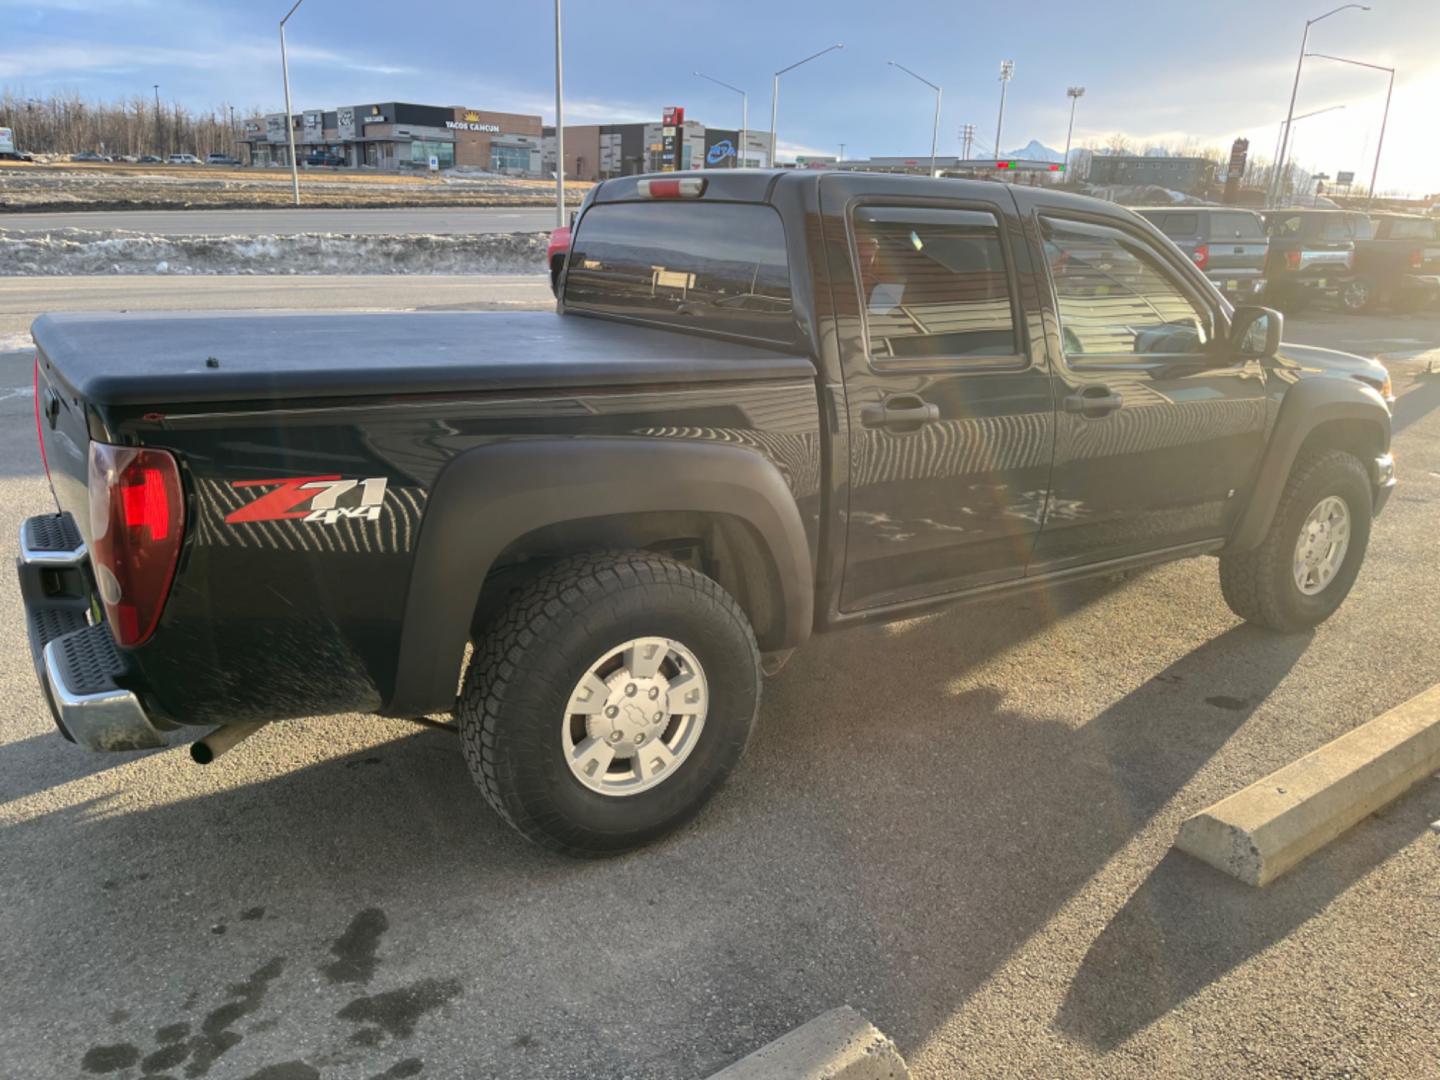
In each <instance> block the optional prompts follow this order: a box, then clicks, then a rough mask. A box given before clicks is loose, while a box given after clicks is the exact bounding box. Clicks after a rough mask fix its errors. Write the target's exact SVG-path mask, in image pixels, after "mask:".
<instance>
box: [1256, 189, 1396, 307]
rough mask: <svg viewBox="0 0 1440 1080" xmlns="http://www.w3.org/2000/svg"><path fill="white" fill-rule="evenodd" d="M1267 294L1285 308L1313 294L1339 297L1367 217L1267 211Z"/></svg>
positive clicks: (1351, 269) (1348, 278) (1349, 213)
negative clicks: (1356, 242)
mask: <svg viewBox="0 0 1440 1080" xmlns="http://www.w3.org/2000/svg"><path fill="white" fill-rule="evenodd" d="M1265 229H1266V232H1268V233H1269V236H1270V253H1269V257H1268V259H1267V260H1266V263H1265V277H1266V279H1267V281H1268V282H1269V284H1268V287H1267V291H1266V296H1267V298H1268V299H1269V300H1270V302H1271V303H1274V304H1277V305H1279V306H1281V307H1282V308H1285V309H1286V310H1288V311H1298V310H1300V309H1302V308H1303V307H1305V305H1306V304H1308V303H1309V302H1310V301H1311V300H1314V299H1316V298H1317V297H1324V298H1328V299H1332V300H1333V299H1338V298H1339V296H1340V294H1341V292H1342V291H1344V289H1345V287H1346V286H1347V285H1348V284H1349V283H1350V281H1351V278H1352V276H1353V272H1354V270H1355V241H1356V240H1359V239H1361V238H1368V237H1369V236H1370V219H1369V218H1367V217H1366V216H1365V215H1364V214H1362V213H1359V212H1357V211H1354V210H1297V209H1285V210H1270V211H1267V212H1266V214H1265Z"/></svg>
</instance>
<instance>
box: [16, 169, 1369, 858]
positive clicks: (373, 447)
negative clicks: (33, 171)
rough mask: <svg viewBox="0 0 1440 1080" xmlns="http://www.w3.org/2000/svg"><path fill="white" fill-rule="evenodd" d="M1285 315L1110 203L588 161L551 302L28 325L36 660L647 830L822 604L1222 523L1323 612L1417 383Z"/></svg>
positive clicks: (206, 723)
mask: <svg viewBox="0 0 1440 1080" xmlns="http://www.w3.org/2000/svg"><path fill="white" fill-rule="evenodd" d="M1281 326H1282V318H1281V316H1280V315H1279V314H1278V313H1277V312H1274V311H1272V310H1269V309H1266V308H1262V307H1241V308H1238V309H1236V308H1232V307H1231V306H1230V305H1229V304H1228V303H1227V302H1226V301H1225V300H1224V299H1223V298H1222V297H1221V296H1220V294H1219V293H1217V292H1216V290H1215V288H1214V287H1213V285H1212V284H1211V283H1210V282H1209V281H1207V280H1206V278H1205V275H1204V274H1203V273H1202V272H1201V271H1200V270H1199V269H1198V268H1197V267H1196V266H1195V264H1194V262H1193V261H1192V260H1191V259H1189V258H1187V257H1186V256H1185V255H1184V254H1183V253H1181V252H1180V251H1179V250H1177V249H1176V248H1175V247H1174V245H1172V244H1171V243H1170V242H1169V241H1167V240H1166V239H1165V238H1164V237H1163V236H1162V235H1161V234H1160V233H1159V232H1157V231H1156V230H1155V229H1154V227H1153V226H1151V225H1149V224H1148V223H1146V222H1145V221H1143V220H1142V219H1141V218H1139V217H1137V216H1136V215H1134V214H1132V213H1130V212H1128V211H1126V210H1123V209H1120V208H1118V207H1115V206H1111V205H1108V204H1105V203H1101V202H1097V201H1094V200H1090V199H1085V198H1081V197H1078V196H1071V195H1066V194H1061V193H1055V192H1050V191H1046V190H1044V189H1041V188H1027V187H1017V186H1012V185H1009V184H1001V183H988V182H978V181H976V182H962V181H953V180H933V179H929V178H917V177H902V176H866V175H861V174H849V173H839V172H831V173H824V174H817V173H805V172H783V171H782V172H767V171H752V170H724V171H715V172H705V173H689V174H687V173H678V174H668V175H665V176H655V177H626V178H620V179H614V180H610V181H607V182H605V183H603V184H601V185H599V186H598V187H597V188H596V189H595V190H594V191H593V192H592V193H591V194H590V196H589V197H588V199H587V201H586V204H585V206H584V207H583V208H582V210H581V212H580V214H579V217H578V218H577V220H576V222H575V226H574V232H573V238H572V242H571V249H570V252H569V255H568V258H567V259H566V260H565V267H564V270H563V271H562V274H561V280H560V283H559V303H558V311H556V312H521V313H478V312H477V313H464V312H457V313H444V312H430V313H401V312H397V313H350V314H344V313H341V314H310V313H283V312H252V313H239V314H236V313H223V314H177V315H172V314H154V313H130V314H69V315H47V316H42V317H41V318H40V319H39V320H38V321H37V322H36V323H35V326H34V337H35V341H36V344H37V347H38V353H37V357H36V363H35V390H36V395H35V402H36V424H37V429H38V433H39V438H40V447H41V451H42V453H43V456H44V459H45V467H46V471H47V473H48V476H49V478H50V484H51V487H52V489H53V492H54V496H55V499H56V503H57V512H56V513H53V514H47V515H43V516H39V517H33V518H30V519H29V520H28V521H26V522H25V524H24V527H23V530H22V535H21V538H20V556H19V560H18V563H19V566H18V569H19V574H20V580H21V584H22V589H23V596H24V600H25V605H26V611H27V619H28V624H29V636H30V642H31V646H32V650H33V653H34V657H35V662H36V669H37V673H38V676H39V678H40V681H41V684H42V685H43V687H44V689H45V692H46V695H47V698H48V700H49V704H50V707H51V710H52V712H53V714H54V719H55V721H56V723H57V726H58V727H59V729H60V731H61V733H62V734H63V735H65V736H66V737H67V738H69V739H71V740H73V741H74V742H76V743H79V744H81V745H83V746H86V747H89V748H92V749H100V750H129V749H140V748H146V747H156V746H161V745H165V744H166V743H167V742H169V741H172V740H174V739H175V738H177V737H178V735H177V733H179V732H180V729H182V728H187V727H189V728H191V729H192V730H193V728H194V727H196V726H200V727H213V728H215V730H214V731H213V732H211V734H210V735H208V736H206V737H205V738H204V739H202V740H200V741H199V742H197V743H195V744H193V748H192V751H193V750H194V748H201V749H203V750H204V754H202V753H200V752H198V751H194V752H195V756H196V757H197V759H203V758H204V757H205V756H213V755H214V754H217V753H219V752H222V751H223V750H224V749H225V748H226V747H227V746H229V745H230V744H232V743H233V742H235V741H237V740H238V739H239V738H240V737H242V736H243V735H245V734H247V733H248V732H249V731H251V730H253V729H254V727H255V726H257V725H258V724H260V723H263V722H267V721H273V720H278V719H284V718H289V717H303V716H308V715H314V714H322V713H351V712H355V713H378V714H381V715H387V716H400V717H416V716H420V715H425V714H432V713H447V712H453V713H454V714H455V716H456V718H457V720H458V728H459V732H460V741H461V744H462V747H463V751H464V756H465V760H466V761H467V762H468V764H469V767H470V769H471V770H472V773H473V775H474V778H475V780H476V782H477V783H478V785H479V787H480V788H481V790H482V791H483V792H484V795H485V797H486V798H487V799H488V801H489V802H490V803H491V805H492V806H493V807H494V808H495V809H496V810H497V811H498V812H499V813H500V814H501V815H502V816H503V817H504V818H505V819H506V820H508V821H509V822H510V823H511V824H512V825H514V826H515V827H516V828H517V829H519V830H520V831H521V832H522V833H524V834H525V835H526V836H528V837H530V838H532V839H533V840H536V841H538V842H540V843H542V844H546V845H549V846H550V847H553V848H556V849H559V850H562V851H566V852H570V853H575V854H599V853H605V852H612V851H618V850H624V849H627V848H631V847H634V846H636V845H638V844H641V843H644V842H646V841H648V840H650V839H652V838H654V837H657V836H659V835H661V834H662V833H664V832H666V831H667V830H669V829H672V828H674V827H675V826H676V825H677V824H679V823H681V822H683V821H684V820H686V819H687V818H689V817H690V816H691V815H693V814H694V813H695V812H696V811H697V810H698V809H699V807H700V806H701V805H702V804H703V803H704V802H705V801H706V799H707V798H708V797H709V796H710V795H711V793H712V792H714V790H715V789H716V788H717V787H718V785H719V784H720V783H721V781H722V780H723V779H724V777H725V776H726V774H727V773H728V772H729V771H730V770H731V769H732V768H733V767H734V766H735V764H736V762H737V761H738V760H739V758H740V756H741V753H742V751H743V750H744V748H745V745H746V741H747V739H748V738H749V735H750V731H751V727H752V724H753V723H754V721H755V718H756V714H757V710H758V704H759V699H760V691H761V679H762V672H766V673H769V672H773V671H775V670H776V669H777V668H778V666H779V664H780V663H781V662H783V660H784V658H785V657H786V656H787V655H788V654H789V653H790V651H792V650H794V649H795V648H796V647H797V646H800V645H803V644H804V642H805V641H806V639H807V638H808V637H809V636H810V635H811V634H812V633H815V632H820V631H830V630H836V629H840V628H842V627H846V626H851V625H853V624H856V623H862V622H866V621H872V620H886V619H895V618H898V617H904V616H910V615H912V614H914V613H915V612H917V611H920V610H923V609H927V608H930V607H932V606H935V605H939V604H945V603H949V602H951V601H955V600H962V599H967V598H973V597H982V596H994V595H997V594H999V593H1002V592H1005V591H1008V590H1017V589H1024V588H1045V589H1049V588H1058V587H1060V586H1062V584H1063V583H1064V582H1066V581H1069V580H1071V579H1074V578H1077V577H1080V576H1083V575H1087V574H1093V573H1103V572H1110V571H1114V570H1116V569H1120V568H1127V567H1135V566H1140V565H1143V564H1149V563H1155V562H1161V561H1164V560H1169V559H1176V558H1181V557H1185V556H1195V555H1218V556H1219V568H1220V574H1219V577H1220V585H1221V589H1222V591H1223V594H1224V597H1225V599H1226V601H1227V602H1228V603H1229V605H1230V606H1231V608H1233V609H1234V611H1235V612H1236V613H1237V614H1239V615H1240V616H1241V617H1242V618H1244V619H1247V620H1249V621H1251V622H1254V623H1257V624H1260V625H1262V626H1266V627H1270V628H1272V629H1275V630H1278V631H1281V632H1288V631H1297V630H1300V629H1303V628H1306V627H1310V626H1313V625H1315V624H1317V623H1319V622H1320V621H1321V620H1323V619H1325V618H1326V617H1327V616H1328V615H1329V614H1330V613H1331V612H1333V611H1334V610H1335V608H1336V607H1337V606H1338V605H1339V604H1340V602H1341V601H1342V600H1343V599H1344V597H1345V595H1346V593H1347V592H1348V591H1349V589H1350V587H1351V585H1352V583H1353V582H1354V580H1355V577H1356V574H1357V573H1358V572H1359V570H1360V564H1361V561H1362V559H1363V557H1364V553H1365V548H1366V544H1367V542H1368V539H1369V534H1370V523H1371V519H1372V517H1373V516H1374V515H1375V514H1376V513H1378V512H1379V511H1380V509H1381V507H1382V506H1383V504H1384V502H1385V500H1386V497H1387V496H1388V495H1389V493H1390V491H1391V488H1392V486H1393V484H1394V482H1395V477H1394V468H1393V464H1392V461H1391V457H1390V413H1389V409H1388V406H1387V402H1386V397H1385V394H1386V393H1387V392H1388V379H1387V377H1386V375H1385V371H1384V369H1383V368H1382V367H1381V366H1380V365H1378V364H1375V363H1374V362H1372V361H1367V360H1363V359H1360V358H1356V357H1346V356H1344V355H1342V354H1337V353H1330V352H1327V351H1326V350H1322V349H1312V348H1303V347H1298V346H1290V345H1282V344H1280V337H1281ZM457 688H458V689H457ZM887 720H888V722H891V723H896V724H903V723H904V722H905V720H904V717H901V716H897V717H890V718H887Z"/></svg>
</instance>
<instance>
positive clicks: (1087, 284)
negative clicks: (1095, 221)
mask: <svg viewBox="0 0 1440 1080" xmlns="http://www.w3.org/2000/svg"><path fill="white" fill-rule="evenodd" d="M1042 229H1043V235H1044V238H1045V257H1046V261H1047V263H1048V264H1049V267H1050V276H1051V279H1052V280H1053V281H1054V284H1055V297H1056V300H1057V302H1058V303H1059V306H1060V329H1061V336H1062V338H1063V340H1064V345H1065V355H1066V357H1067V359H1069V360H1070V361H1071V362H1074V360H1075V359H1076V357H1083V356H1103V357H1111V358H1113V357H1116V356H1134V355H1137V354H1138V355H1142V356H1164V355H1174V354H1177V353H1182V354H1183V353H1194V352H1197V351H1199V350H1200V349H1201V348H1202V347H1203V346H1204V345H1205V343H1206V342H1207V341H1208V340H1209V326H1210V319H1209V316H1208V315H1207V313H1206V312H1205V311H1204V309H1202V308H1201V307H1199V306H1198V305H1197V304H1195V303H1194V302H1193V301H1191V299H1190V298H1189V297H1188V296H1187V295H1186V294H1185V292H1184V290H1183V289H1182V288H1181V287H1180V285H1179V283H1178V281H1177V280H1176V278H1175V275H1174V274H1173V272H1172V271H1170V270H1168V269H1166V268H1165V267H1164V266H1163V265H1162V264H1161V263H1160V261H1159V260H1158V259H1157V258H1155V256H1154V255H1153V253H1151V252H1150V251H1149V250H1148V249H1147V248H1146V247H1145V246H1144V245H1142V244H1141V243H1140V242H1139V241H1137V240H1135V239H1132V238H1131V237H1129V236H1127V235H1126V234H1124V233H1122V232H1119V231H1118V230H1115V229H1109V228H1105V227H1103V226H1099V225H1088V224H1081V223H1079V222H1072V221H1057V220H1055V219H1053V218H1045V219H1042Z"/></svg>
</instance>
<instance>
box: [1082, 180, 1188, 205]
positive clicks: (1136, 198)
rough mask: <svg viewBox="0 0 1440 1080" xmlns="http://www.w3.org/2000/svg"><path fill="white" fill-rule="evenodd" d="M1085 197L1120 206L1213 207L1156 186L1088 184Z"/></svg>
mask: <svg viewBox="0 0 1440 1080" xmlns="http://www.w3.org/2000/svg"><path fill="white" fill-rule="evenodd" d="M1085 194H1086V195H1093V196H1094V197H1095V198H1097V199H1105V200H1106V201H1108V202H1113V203H1119V204H1120V205H1121V206H1214V205H1215V204H1214V203H1212V202H1210V201H1209V200H1208V199H1201V198H1197V197H1196V196H1194V195H1187V194H1186V193H1185V192H1183V191H1174V190H1172V189H1170V188H1164V187H1160V186H1159V185H1157V184H1090V185H1086V187H1085Z"/></svg>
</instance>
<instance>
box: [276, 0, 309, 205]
mask: <svg viewBox="0 0 1440 1080" xmlns="http://www.w3.org/2000/svg"><path fill="white" fill-rule="evenodd" d="M304 2H305V0H295V4H294V6H293V7H292V8H291V9H290V10H289V11H287V12H286V13H285V18H283V19H281V20H280V71H281V73H282V74H283V75H284V77H285V131H286V133H287V134H288V135H289V137H290V185H291V187H292V188H293V189H294V192H295V205H296V206H299V205H300V163H299V162H298V161H296V160H295V121H294V118H293V114H292V113H291V107H290V61H289V60H288V59H287V58H286V56H285V24H286V23H287V22H289V21H290V16H291V15H294V14H295V10H296V8H298V7H299V6H300V5H301V4H303V3H304Z"/></svg>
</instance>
